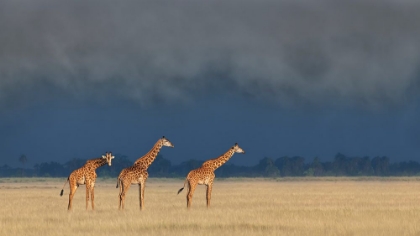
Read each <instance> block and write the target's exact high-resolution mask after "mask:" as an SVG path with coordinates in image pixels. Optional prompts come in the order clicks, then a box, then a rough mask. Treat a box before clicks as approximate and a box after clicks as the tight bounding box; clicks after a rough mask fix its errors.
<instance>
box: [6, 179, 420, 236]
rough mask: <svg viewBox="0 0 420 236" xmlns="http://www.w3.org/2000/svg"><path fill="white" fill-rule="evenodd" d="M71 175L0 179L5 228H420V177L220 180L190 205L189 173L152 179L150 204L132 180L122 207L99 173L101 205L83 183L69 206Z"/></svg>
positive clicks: (326, 231) (284, 231)
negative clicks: (88, 205) (90, 199)
mask: <svg viewBox="0 0 420 236" xmlns="http://www.w3.org/2000/svg"><path fill="white" fill-rule="evenodd" d="M64 181H65V179H64V178H61V179H0V199H1V208H0V209H1V210H0V235H43V236H49V235H73V236H74V235H92V236H93V235H95V236H97V235H104V236H107V235H195V236H196V235H218V236H220V235H398V236H401V235H420V223H419V222H420V201H419V200H420V179H418V178H386V179H384V178H306V179H301V178H288V179H283V178H281V179H216V181H215V184H214V187H213V195H212V206H211V208H210V209H207V208H206V204H205V187H204V186H199V187H198V188H197V191H196V192H195V194H194V198H193V203H192V209H190V210H187V209H186V199H185V195H186V190H184V191H183V192H182V193H181V194H179V195H177V194H176V193H177V190H178V189H179V188H181V187H182V185H183V181H184V180H183V179H149V180H148V183H147V186H146V193H145V197H146V199H145V205H146V208H145V210H143V211H140V210H139V202H138V196H139V191H138V187H137V186H136V185H132V187H131V188H130V190H129V192H128V196H127V199H126V209H125V210H124V211H118V197H117V196H118V189H116V188H115V184H116V181H115V180H114V179H98V180H97V183H96V187H95V208H96V209H95V211H92V210H90V209H89V210H88V211H86V210H85V186H84V185H82V186H80V188H79V189H78V191H77V192H76V195H75V198H74V203H73V210H72V211H71V212H68V211H67V203H68V193H69V188H68V185H66V188H65V189H64V196H63V197H60V195H59V193H60V190H61V188H62V185H63V184H64Z"/></svg>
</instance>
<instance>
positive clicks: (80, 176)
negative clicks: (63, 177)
mask: <svg viewBox="0 0 420 236" xmlns="http://www.w3.org/2000/svg"><path fill="white" fill-rule="evenodd" d="M113 158H114V156H112V154H111V153H110V152H109V153H108V152H107V153H106V155H103V156H102V157H100V158H96V159H92V160H88V161H86V164H85V165H83V166H82V167H81V168H79V169H76V170H74V171H73V172H72V173H71V174H70V176H69V177H68V178H67V181H66V182H65V183H64V186H63V189H62V190H61V193H60V195H61V196H63V192H64V187H65V186H66V184H67V182H69V185H70V194H69V204H68V207H67V209H68V210H71V208H72V203H73V197H74V194H75V193H76V190H77V188H78V187H79V185H84V184H85V185H86V209H88V205H89V197H90V199H91V204H92V210H94V209H95V204H94V199H95V193H94V187H95V181H96V178H97V174H96V172H95V170H96V169H97V168H98V167H100V166H103V165H105V164H108V165H109V166H111V160H112V159H113Z"/></svg>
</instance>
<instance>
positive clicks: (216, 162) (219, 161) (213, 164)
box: [202, 148, 235, 171]
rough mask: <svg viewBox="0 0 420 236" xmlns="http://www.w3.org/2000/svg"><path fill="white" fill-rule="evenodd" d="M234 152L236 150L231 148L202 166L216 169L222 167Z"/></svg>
mask: <svg viewBox="0 0 420 236" xmlns="http://www.w3.org/2000/svg"><path fill="white" fill-rule="evenodd" d="M234 153H235V151H234V150H233V149H232V148H230V149H229V150H228V151H227V152H225V153H224V154H223V155H221V156H219V157H217V158H214V159H211V160H208V161H206V162H204V163H203V165H202V167H205V168H209V169H212V170H213V171H214V170H216V169H217V168H219V167H221V166H222V165H223V164H225V163H226V162H227V161H228V160H229V159H230V158H231V157H232V156H233V154H234Z"/></svg>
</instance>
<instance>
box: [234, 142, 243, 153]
mask: <svg viewBox="0 0 420 236" xmlns="http://www.w3.org/2000/svg"><path fill="white" fill-rule="evenodd" d="M232 149H233V151H234V152H236V153H243V154H245V151H244V150H243V149H242V148H241V147H239V145H238V143H235V145H233V147H232Z"/></svg>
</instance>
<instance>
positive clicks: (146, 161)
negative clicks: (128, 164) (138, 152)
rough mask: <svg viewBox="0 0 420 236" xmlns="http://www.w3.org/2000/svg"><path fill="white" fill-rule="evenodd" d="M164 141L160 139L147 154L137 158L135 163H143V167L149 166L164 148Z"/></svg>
mask: <svg viewBox="0 0 420 236" xmlns="http://www.w3.org/2000/svg"><path fill="white" fill-rule="evenodd" d="M162 146H163V145H162V141H161V140H160V139H159V140H158V141H157V142H156V143H155V145H154V146H153V148H152V149H150V151H149V152H148V153H146V155H144V156H142V157H141V158H139V159H137V161H135V162H134V164H135V165H141V166H142V167H143V168H146V169H147V168H149V166H150V165H151V164H152V162H153V161H154V160H155V158H156V156H157V154H158V153H159V151H160V149H161V148H162Z"/></svg>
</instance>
